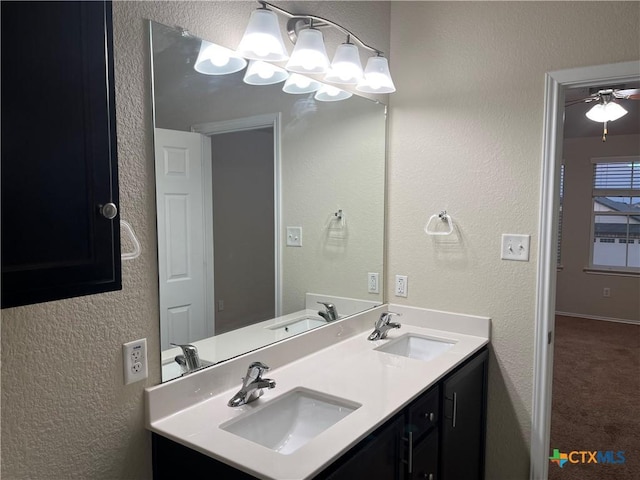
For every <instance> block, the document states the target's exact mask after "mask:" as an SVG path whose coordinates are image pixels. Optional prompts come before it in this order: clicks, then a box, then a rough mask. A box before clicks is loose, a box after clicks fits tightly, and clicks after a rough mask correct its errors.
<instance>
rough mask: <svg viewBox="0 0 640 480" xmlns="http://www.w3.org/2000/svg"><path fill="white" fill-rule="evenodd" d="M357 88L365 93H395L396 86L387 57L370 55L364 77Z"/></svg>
mask: <svg viewBox="0 0 640 480" xmlns="http://www.w3.org/2000/svg"><path fill="white" fill-rule="evenodd" d="M356 89H357V90H358V91H360V92H364V93H393V92H395V91H396V87H395V85H394V84H393V80H391V73H389V62H388V61H387V59H386V58H385V57H370V58H369V60H367V66H366V67H365V69H364V78H363V79H362V81H361V82H360V83H359V84H358V86H357V87H356Z"/></svg>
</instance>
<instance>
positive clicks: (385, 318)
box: [376, 312, 402, 328]
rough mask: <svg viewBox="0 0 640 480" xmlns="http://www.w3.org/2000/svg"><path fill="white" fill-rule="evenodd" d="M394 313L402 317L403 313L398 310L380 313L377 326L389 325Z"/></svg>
mask: <svg viewBox="0 0 640 480" xmlns="http://www.w3.org/2000/svg"><path fill="white" fill-rule="evenodd" d="M394 315H397V316H398V317H401V316H402V314H401V313H396V312H382V313H381V314H380V318H379V319H378V321H377V322H376V328H379V327H382V326H383V325H387V324H388V323H389V321H391V317H393V316H394Z"/></svg>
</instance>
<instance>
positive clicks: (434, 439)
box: [410, 430, 438, 480]
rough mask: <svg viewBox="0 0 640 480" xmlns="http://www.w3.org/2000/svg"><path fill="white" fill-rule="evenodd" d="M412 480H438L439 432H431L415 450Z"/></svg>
mask: <svg viewBox="0 0 640 480" xmlns="http://www.w3.org/2000/svg"><path fill="white" fill-rule="evenodd" d="M410 478H411V479H412V480H438V431H437V430H434V431H433V432H431V433H430V434H429V435H428V436H427V437H426V438H425V439H424V440H423V441H421V442H420V443H419V444H418V445H416V446H415V447H414V449H413V465H412V474H411V477H410Z"/></svg>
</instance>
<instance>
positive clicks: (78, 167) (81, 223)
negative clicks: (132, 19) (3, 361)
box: [0, 1, 121, 308]
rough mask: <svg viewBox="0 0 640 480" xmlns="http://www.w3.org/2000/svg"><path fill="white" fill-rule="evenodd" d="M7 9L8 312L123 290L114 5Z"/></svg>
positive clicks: (4, 88) (3, 54)
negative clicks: (118, 211) (117, 154)
mask: <svg viewBox="0 0 640 480" xmlns="http://www.w3.org/2000/svg"><path fill="white" fill-rule="evenodd" d="M0 5H1V9H2V10H1V22H2V28H1V34H2V43H1V48H2V52H1V61H2V84H1V95H2V98H1V108H2V119H1V123H2V307H3V308H5V307H13V306H18V305H26V304H31V303H38V302H44V301H49V300H56V299H60V298H68V297H74V296H79V295H87V294H91V293H98V292H106V291H110V290H119V289H121V272H120V261H121V259H120V224H119V216H118V214H117V205H118V173H117V157H116V126H115V103H114V94H115V91H114V84H113V82H114V77H113V45H112V43H113V42H112V21H111V4H110V2H104V1H91V2H74V1H62V2H48V1H44V2H1V4H0Z"/></svg>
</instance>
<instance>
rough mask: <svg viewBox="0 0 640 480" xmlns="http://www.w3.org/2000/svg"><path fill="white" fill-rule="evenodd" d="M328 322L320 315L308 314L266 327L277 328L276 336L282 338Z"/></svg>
mask: <svg viewBox="0 0 640 480" xmlns="http://www.w3.org/2000/svg"><path fill="white" fill-rule="evenodd" d="M326 324H327V322H326V320H325V319H324V318H320V317H318V316H306V317H300V318H294V319H292V320H287V321H284V322H280V323H276V324H275V325H269V326H268V327H265V328H268V329H269V330H275V332H276V337H277V338H278V339H282V338H287V337H290V336H291V335H297V334H298V333H302V332H306V331H307V330H311V329H312V328H315V327H319V326H321V325H326Z"/></svg>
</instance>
